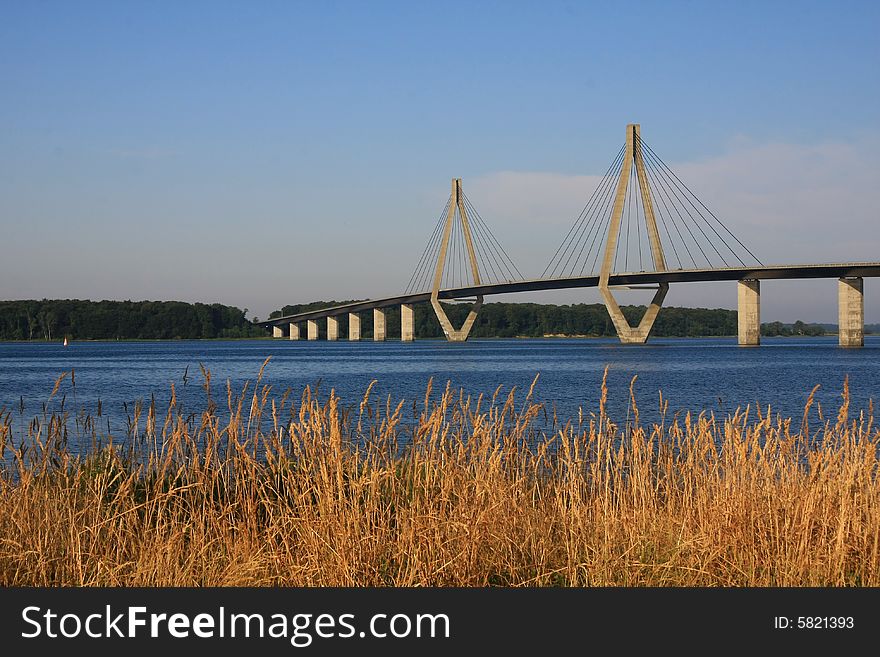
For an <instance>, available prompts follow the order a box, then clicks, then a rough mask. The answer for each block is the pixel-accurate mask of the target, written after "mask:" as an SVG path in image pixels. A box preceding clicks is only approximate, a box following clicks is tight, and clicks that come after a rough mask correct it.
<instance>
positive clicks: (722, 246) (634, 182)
mask: <svg viewBox="0 0 880 657" xmlns="http://www.w3.org/2000/svg"><path fill="white" fill-rule="evenodd" d="M876 276H880V262H848V263H826V264H801V265H766V264H764V263H763V262H761V261H760V260H759V259H758V257H757V256H756V255H755V254H754V253H753V251H752V250H751V249H749V248H748V247H747V246H746V245H745V244H744V243H743V242H742V241H741V240H740V239H739V238H738V237H737V236H736V235H735V234H734V233H733V232H732V230H731V229H730V228H728V226H727V225H726V224H725V223H724V222H723V221H722V220H721V219H719V218H718V217H717V216H716V215H715V213H713V212H712V211H711V210H710V209H709V208H708V207H707V206H706V205H705V204H704V203H703V202H702V201H701V200H700V199H699V198H697V196H696V195H695V194H694V193H693V192H692V191H691V189H690V188H689V187H688V186H687V185H686V184H685V183H684V181H682V180H681V179H680V178H679V177H678V176H677V175H676V173H675V172H674V171H672V169H671V168H670V167H669V166H667V165H666V163H665V162H664V161H663V160H662V159H661V158H660V156H659V155H657V153H656V152H655V151H654V150H653V149H652V148H651V147H650V146H649V145H648V144H646V143H645V142H644V141H643V140H642V138H641V134H640V128H639V125H638V124H630V125H628V126H627V128H626V141H625V143H624V145H623V146H621V148H620V150H619V151H618V153H617V155H616V157H615V158H614V160H613V161H612V162H611V165H610V166H609V167H608V169H607V170H606V171H605V174H604V175H603V176H602V179H601V180H600V182H599V184H598V185H597V187H596V189H595V190H594V191H593V193H592V195H591V196H590V197H589V199H588V201H587V203H586V204H585V206H584V208H583V210H582V211H581V213H580V215H579V216H578V217H577V219H576V220H575V222H574V223H573V225H572V226H571V228H570V229H569V231H568V233H567V234H566V235H565V237H564V238H563V240H562V242H561V243H560V245H559V248H557V249H556V252H555V253H554V254H553V257H552V258H551V259H550V261H549V262H548V263H547V265H546V267H545V268H544V270H543V272H542V274H541V276H540V277H538V278H533V279H526V278H525V277H524V276H523V275H522V273H521V272H520V270H519V269H518V268H517V266H516V264H515V263H514V262H513V260H512V259H511V258H510V256H509V255H508V254H507V252H506V251H505V250H504V248H503V247H502V245H501V242H500V240H499V239H498V238H497V237H496V236H495V234H494V233H493V232H492V230H491V229H490V228H489V225H488V224H487V222H486V221H485V220H484V219H483V218H482V217H481V216H480V213H479V212H478V211H477V209H476V208H475V207H474V205H473V203H471V201H470V199H468V197H467V196H466V195H465V193H464V191H463V189H462V184H461V179H458V178H457V179H454V180H453V181H452V190H451V193H450V195H449V200H448V201H447V202H446V206H445V207H444V208H443V211H442V212H441V213H440V216H439V218H438V219H437V223H436V224H435V226H434V230H433V232H432V233H431V236H430V238H429V240H428V244H427V246H426V247H425V248H424V250H423V252H422V254H421V258H420V259H419V261H418V263H417V264H416V267H415V269H414V270H413V273H412V275H411V276H410V279H409V282H408V283H407V285H406V287H405V288H404V291H403V292H402V293H401V294H399V295H396V296H393V297H386V298H382V299H371V300H367V301H359V302H355V303H349V304H345V305H339V306H334V307H330V308H322V309H320V310H314V311H310V312H303V313H299V314H296V315H288V316H284V317H275V318H272V319H270V320H267V321H265V322H261V324H262V325H263V326H266V327H271V328H272V330H273V335H274V336H275V337H289V338H290V339H291V340H298V339H300V336H301V331H300V326H301V324H305V325H306V337H307V338H308V339H309V340H316V339H317V338H318V335H319V331H318V321H320V320H326V322H327V332H326V335H327V339H328V340H336V339H338V338H339V330H338V327H339V321H338V320H339V317H340V316H342V315H345V314H348V339H349V340H359V339H360V336H361V315H360V313H363V312H368V311H370V310H372V311H373V339H374V340H380V341H381V340H385V338H386V330H385V311H386V309H387V308H389V307H394V306H400V311H401V335H400V338H401V340H403V341H405V342H407V341H411V340H413V339H415V337H416V336H415V334H414V333H415V331H414V326H415V322H414V311H413V306H414V304H416V303H425V302H430V303H431V305H432V306H433V309H434V312H435V313H436V315H437V319H438V320H439V322H440V325H441V326H442V328H443V332H444V334H445V335H446V338H447V340H449V341H451V342H463V341H465V340H467V338H468V335H469V334H470V331H471V328H472V327H473V324H474V322H475V320H476V318H477V314H478V313H479V310H480V307H481V306H482V304H483V299H484V297H486V296H489V295H494V294H509V293H513V292H531V291H540V290H559V289H568V288H580V287H597V288H599V292H600V294H601V295H602V299H603V301H604V303H605V307H606V308H607V310H608V313H609V315H610V317H611V319H612V321H613V322H614V326H615V329H616V331H617V335H618V337H619V338H620V340H621V342H624V343H634V344H641V343H644V342H646V341H647V339H648V336H649V335H650V333H651V329H652V328H653V326H654V322H655V320H656V319H657V314H658V313H659V311H660V308H661V306H662V304H663V301H664V299H665V298H666V294H667V292H668V291H669V285H670V283H684V282H698V281H737V288H738V292H737V299H738V332H739V334H738V339H739V344H741V345H747V346H751V345H758V344H760V336H761V319H760V290H761V288H760V281H761V280H762V279H796V278H837V279H839V282H838V308H839V312H838V320H839V336H840V337H839V343H840V345H841V346H845V347H858V346H862V345H863V344H864V295H863V289H864V288H863V285H864V278H866V277H876ZM618 289H651V290H654V296H653V299H652V300H651V302H650V304H649V305H648V306H647V309H646V311H645V314H644V316H643V317H642V319H641V321H640V322H639V324H638V325H637V326H631V325H630V324H629V322H628V321H627V319H626V318H625V317H624V315H623V313H622V312H621V310H620V306H619V305H618V302H617V299H616V297H615V296H614V291H615V290H618ZM469 299H472V300H473V305H472V307H471V310H470V312H469V313H468V316H467V319H466V320H465V321H464V324H463V325H462V326H461V327H460V328H455V327H454V326H453V325H452V323H451V322H450V321H449V318H448V316H447V314H446V312H445V310H444V308H443V303H442V302H443V301H444V300H446V301H452V300H469Z"/></svg>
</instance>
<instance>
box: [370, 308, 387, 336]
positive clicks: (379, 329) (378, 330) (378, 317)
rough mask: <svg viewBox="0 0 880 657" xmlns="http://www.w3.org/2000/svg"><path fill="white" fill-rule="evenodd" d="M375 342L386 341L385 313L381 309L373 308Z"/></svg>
mask: <svg viewBox="0 0 880 657" xmlns="http://www.w3.org/2000/svg"><path fill="white" fill-rule="evenodd" d="M373 340H375V341H376V342H384V341H385V311H384V310H382V309H381V308H373Z"/></svg>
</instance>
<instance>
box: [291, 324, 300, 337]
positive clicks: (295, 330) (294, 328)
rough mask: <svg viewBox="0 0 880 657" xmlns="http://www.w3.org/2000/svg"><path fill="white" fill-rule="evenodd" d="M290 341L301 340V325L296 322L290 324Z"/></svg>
mask: <svg viewBox="0 0 880 657" xmlns="http://www.w3.org/2000/svg"><path fill="white" fill-rule="evenodd" d="M290 339H291V340H299V324H296V323H294V322H291V323H290Z"/></svg>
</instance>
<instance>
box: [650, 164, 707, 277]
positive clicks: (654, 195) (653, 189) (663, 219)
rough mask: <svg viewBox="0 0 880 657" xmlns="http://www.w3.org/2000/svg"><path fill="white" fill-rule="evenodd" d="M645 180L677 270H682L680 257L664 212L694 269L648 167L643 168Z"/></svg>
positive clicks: (688, 251)
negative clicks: (676, 264)
mask: <svg viewBox="0 0 880 657" xmlns="http://www.w3.org/2000/svg"><path fill="white" fill-rule="evenodd" d="M645 178H646V179H647V183H648V189H649V190H650V192H651V198H652V199H653V202H654V208H655V209H656V210H657V214H659V215H660V221H661V222H662V223H663V228H664V229H665V230H666V236H667V237H668V238H669V243H670V244H671V245H672V252H673V253H674V254H675V259H676V260H677V261H678V268H679V269H684V265H683V264H682V262H681V257H680V256H679V254H678V249H677V248H676V247H675V240H674V239H673V238H672V234H671V233H670V231H669V226H668V225H667V223H666V217H665V216H664V213H663V211H664V210H665V211H666V214H668V215H669V223H671V224H672V227H673V228H674V229H675V232H676V233H678V237H679V239H680V240H681V244H682V245H683V246H684V249H685V252H686V253H687V254H688V257H690V259H691V262H693V264H694V267H695V268H696V266H697V261H696V260H694V256H693V255H692V254H691V252H690V249H689V248H688V246H687V242H685V239H684V236H683V235H682V234H681V229H680V228H679V227H678V224H677V223H676V222H675V218H674V217H673V216H672V212H671V211H670V210H669V206H668V205H666V199H665V198H664V197H663V196H661V195H660V194H658V193H657V192H656V190H658V189H660V187H659V185H658V184H655V183H656V181H654V180H653V178H654V176H653V171H652V170H651V169H649V168H648V167H645ZM661 191H662V190H661ZM658 198H659V199H660V203H658V202H657V199H658ZM661 204H662V206H663V208H662V209H661V207H660V206H661Z"/></svg>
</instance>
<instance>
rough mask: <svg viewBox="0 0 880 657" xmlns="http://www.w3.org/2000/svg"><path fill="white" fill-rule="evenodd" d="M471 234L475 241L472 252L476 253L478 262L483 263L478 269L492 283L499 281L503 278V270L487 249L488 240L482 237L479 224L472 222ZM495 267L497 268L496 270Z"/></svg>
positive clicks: (493, 254)
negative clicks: (486, 275)
mask: <svg viewBox="0 0 880 657" xmlns="http://www.w3.org/2000/svg"><path fill="white" fill-rule="evenodd" d="M471 233H473V236H474V238H475V240H476V243H475V244H474V250H475V251H476V252H477V257H478V259H479V260H480V262H481V263H483V266H482V267H481V268H480V269H481V271H484V272H486V274H488V275H490V276H491V280H492V281H501V280H502V278H503V268H502V267H501V264H500V263H499V262H498V259H497V258H496V256H495V253H494V252H493V251H492V250H491V249H490V248H489V247H488V245H487V239H488V238H487V237H486V236H484V235H483V230H482V228H481V227H480V225H479V222H477V221H474V222H473V224H472V225H471ZM496 266H497V267H498V268H497V269H496Z"/></svg>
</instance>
